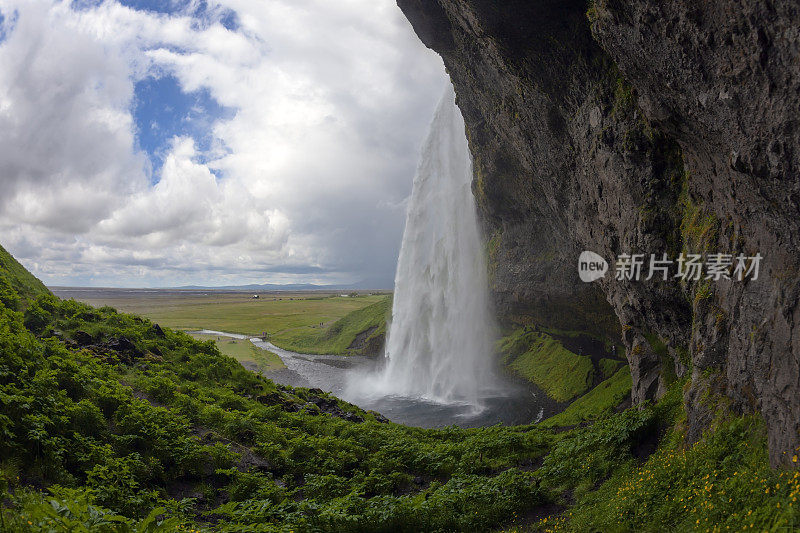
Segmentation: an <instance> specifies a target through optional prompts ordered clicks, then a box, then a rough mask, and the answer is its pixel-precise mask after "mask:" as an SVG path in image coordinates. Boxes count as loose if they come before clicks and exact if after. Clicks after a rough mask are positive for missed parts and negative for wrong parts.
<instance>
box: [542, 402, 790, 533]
mask: <svg viewBox="0 0 800 533" xmlns="http://www.w3.org/2000/svg"><path fill="white" fill-rule="evenodd" d="M765 435H766V433H765V431H764V426H763V422H762V421H761V420H759V419H758V418H755V417H738V418H729V419H726V420H724V421H720V423H719V426H718V427H717V428H716V431H714V432H712V433H708V434H707V435H706V436H705V437H704V439H703V440H702V441H701V442H700V443H698V444H696V445H695V446H694V447H691V448H688V449H686V448H685V447H684V446H683V444H682V442H681V438H680V437H681V436H682V435H681V434H680V433H678V432H675V433H671V434H669V435H668V436H667V438H666V439H665V442H663V443H662V445H661V447H660V448H659V449H658V450H657V451H656V452H655V453H654V454H653V455H652V456H651V457H650V458H649V459H648V460H647V461H646V462H645V463H644V464H637V463H635V462H634V463H631V464H629V465H627V466H625V467H622V468H619V469H618V470H617V471H616V472H614V474H613V475H612V476H611V477H610V479H609V480H608V481H606V482H605V483H604V484H603V485H602V486H601V487H600V489H599V490H597V491H594V492H588V493H586V494H585V495H583V496H582V497H581V498H580V499H579V500H578V502H577V504H576V506H575V507H574V508H573V509H571V510H570V512H569V513H567V514H565V515H564V516H562V517H559V518H557V519H551V520H549V521H548V522H543V521H542V522H540V523H539V524H537V525H538V526H540V528H541V529H542V530H544V531H620V530H628V531H728V530H739V531H741V530H758V531H795V530H796V529H797V527H798V524H800V512H798V497H799V496H800V473H798V472H797V471H786V470H772V469H770V468H769V466H768V462H767V456H766V436H765ZM623 524H624V527H622V528H621V527H620V526H621V525H623Z"/></svg>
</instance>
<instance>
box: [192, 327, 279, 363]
mask: <svg viewBox="0 0 800 533" xmlns="http://www.w3.org/2000/svg"><path fill="white" fill-rule="evenodd" d="M191 336H192V338H194V339H197V340H199V341H209V340H210V341H214V343H215V344H216V345H217V349H218V350H219V351H220V353H221V354H223V355H227V356H228V357H233V358H234V359H236V360H237V361H239V363H241V364H242V365H243V366H244V367H245V368H247V369H248V370H253V371H254V372H262V373H264V372H272V371H275V370H280V369H281V368H286V365H284V364H283V361H282V360H281V358H280V357H279V356H278V355H277V354H274V353H272V352H270V351H269V350H264V349H261V348H259V347H257V346H255V345H254V344H253V343H252V342H250V341H249V340H246V339H233V338H230V337H221V336H218V335H203V334H199V333H192V334H191Z"/></svg>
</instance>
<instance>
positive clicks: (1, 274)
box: [0, 246, 48, 301]
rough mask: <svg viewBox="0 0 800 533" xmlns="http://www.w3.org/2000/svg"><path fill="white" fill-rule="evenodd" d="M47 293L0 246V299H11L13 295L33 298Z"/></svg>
mask: <svg viewBox="0 0 800 533" xmlns="http://www.w3.org/2000/svg"><path fill="white" fill-rule="evenodd" d="M47 292H48V291H47V288H46V287H45V286H44V284H43V283H42V282H41V281H39V280H38V279H36V276H34V275H33V274H31V273H30V272H28V271H27V270H26V269H25V267H24V266H22V265H20V264H19V262H18V261H17V260H16V259H14V257H12V256H11V254H9V253H8V252H7V251H6V249H5V248H3V247H2V246H0V298H3V299H5V298H12V297H14V296H15V293H16V294H18V295H19V296H21V297H23V298H35V297H37V296H39V295H40V294H45V293H47ZM6 295H7V296H6ZM4 301H5V300H4Z"/></svg>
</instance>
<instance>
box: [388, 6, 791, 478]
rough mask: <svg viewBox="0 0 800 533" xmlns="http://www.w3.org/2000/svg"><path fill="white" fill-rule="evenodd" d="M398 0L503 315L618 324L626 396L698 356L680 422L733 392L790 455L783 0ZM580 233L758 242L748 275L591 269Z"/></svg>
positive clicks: (688, 366)
mask: <svg viewBox="0 0 800 533" xmlns="http://www.w3.org/2000/svg"><path fill="white" fill-rule="evenodd" d="M398 4H399V5H400V7H401V9H403V11H404V12H405V13H406V15H407V17H408V18H409V20H410V21H411V23H412V24H413V26H414V28H415V30H416V31H417V34H418V35H419V36H420V38H421V39H422V41H423V42H424V43H425V44H426V45H428V46H429V47H431V48H433V49H434V50H436V51H437V52H439V54H440V55H441V56H442V57H443V59H444V62H445V65H446V67H447V69H448V72H449V74H450V76H451V79H452V80H453V83H454V85H455V88H456V93H457V97H458V104H459V106H460V107H461V109H462V112H463V114H464V118H465V121H466V124H467V130H468V131H467V134H468V138H469V141H470V146H471V148H472V152H473V156H474V159H475V181H474V183H473V188H474V191H475V195H476V198H477V200H478V203H479V206H480V210H481V214H482V218H483V221H484V225H485V230H486V234H487V240H488V243H487V248H488V253H489V255H490V269H491V271H490V275H491V283H492V289H493V291H494V294H495V296H496V300H497V305H498V310H499V312H500V313H501V315H503V318H505V319H507V320H515V321H519V322H526V323H530V322H533V323H539V324H542V325H548V326H551V327H558V328H561V329H583V330H588V331H593V332H595V333H600V334H603V335H607V336H609V337H612V338H613V337H615V336H619V335H621V337H622V340H623V342H624V344H625V346H626V349H627V354H628V360H629V361H630V364H631V373H632V376H633V383H634V385H633V392H632V395H633V400H634V401H635V402H641V401H643V400H645V399H649V398H654V397H657V396H658V395H659V394H660V393H661V392H663V390H664V388H665V386H667V385H668V384H669V383H670V382H671V381H672V380H674V379H675V377H676V376H682V375H684V374H685V373H686V372H687V371H691V385H690V387H687V389H686V392H685V399H686V406H687V414H688V435H687V437H688V438H689V439H690V440H696V439H697V438H699V436H700V434H701V432H702V430H703V429H704V427H706V426H707V424H708V423H709V421H710V418H711V416H712V415H713V411H714V408H715V407H714V404H715V402H714V401H712V400H710V399H709V398H715V397H717V398H727V399H729V400H730V401H726V402H722V403H725V404H726V405H727V406H729V408H732V409H734V410H737V411H744V412H750V411H760V412H762V413H763V416H764V418H765V419H766V421H767V424H768V427H769V441H770V450H771V456H772V457H771V458H772V461H773V463H775V464H777V463H781V462H784V461H785V457H786V456H785V455H784V452H787V451H788V450H791V449H794V447H796V446H797V445H798V443H800V361H799V359H800V327H799V326H800V304H799V303H798V302H799V301H800V242H798V241H800V212H799V210H800V208H799V207H798V204H799V203H800V161H799V159H800V118H799V117H800V115H799V114H800V13H799V12H798V11H799V9H800V8H798V5H797V4H796V2H793V1H785V2H741V1H733V0H729V1H713V2H684V1H676V2H660V1H658V0H652V1H645V0H627V1H626V0H606V1H597V2H595V3H593V4H592V5H591V6H589V9H588V12H587V3H586V2H585V1H572V0H544V1H536V2H530V1H521V0H518V1H508V2H494V1H490V0H399V1H398ZM582 250H592V251H595V252H597V253H599V254H600V255H601V256H603V257H605V258H606V259H607V260H609V261H612V260H613V259H614V258H615V257H616V256H617V255H618V254H621V253H644V254H647V256H649V254H651V253H653V254H657V255H658V256H660V255H661V254H663V253H667V254H668V256H669V257H671V258H676V257H677V256H678V255H679V254H680V253H681V252H686V253H701V254H710V253H726V254H734V255H736V254H739V253H744V254H745V255H747V256H753V255H755V254H756V253H760V254H761V255H762V256H763V257H764V259H763V260H762V263H761V271H760V275H759V278H758V279H757V280H745V281H727V280H721V281H706V280H700V281H697V282H688V283H687V282H678V281H675V280H672V279H670V280H668V281H660V280H656V279H653V280H650V281H617V280H615V279H614V276H613V273H610V274H607V275H606V276H605V278H603V279H602V280H600V281H597V282H595V283H592V284H585V283H582V282H581V281H580V280H579V278H578V275H577V257H578V254H579V253H580V252H581V251H582ZM612 269H613V265H612ZM660 342H663V343H664V344H666V346H667V347H668V348H667V351H666V353H665V352H664V351H663V350H656V349H654V346H653V345H654V344H655V345H659V344H660ZM717 404H719V402H717Z"/></svg>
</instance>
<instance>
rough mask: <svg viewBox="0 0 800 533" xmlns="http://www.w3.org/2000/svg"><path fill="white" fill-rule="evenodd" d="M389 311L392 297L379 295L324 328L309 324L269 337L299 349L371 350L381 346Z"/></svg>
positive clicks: (321, 351)
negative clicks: (372, 300)
mask: <svg viewBox="0 0 800 533" xmlns="http://www.w3.org/2000/svg"><path fill="white" fill-rule="evenodd" d="M391 313H392V297H391V296H382V297H381V299H380V300H378V301H377V302H375V303H373V304H371V305H368V306H367V307H363V308H361V309H358V310H356V311H353V312H351V313H349V314H347V315H345V316H344V317H342V318H340V319H339V320H337V321H336V322H334V323H333V324H332V325H330V326H329V327H327V328H325V329H322V330H320V328H315V327H313V326H309V327H305V328H296V329H292V330H287V331H282V332H279V333H276V334H274V335H271V336H270V340H271V341H272V342H273V343H275V345H276V346H280V347H281V348H283V349H285V350H291V351H295V352H301V353H314V354H336V355H349V354H354V353H364V354H375V353H378V352H379V351H380V349H381V348H382V347H383V340H384V338H385V337H386V323H387V321H388V320H389V318H390V317H391ZM359 335H361V336H362V337H363V338H360V337H359Z"/></svg>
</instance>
